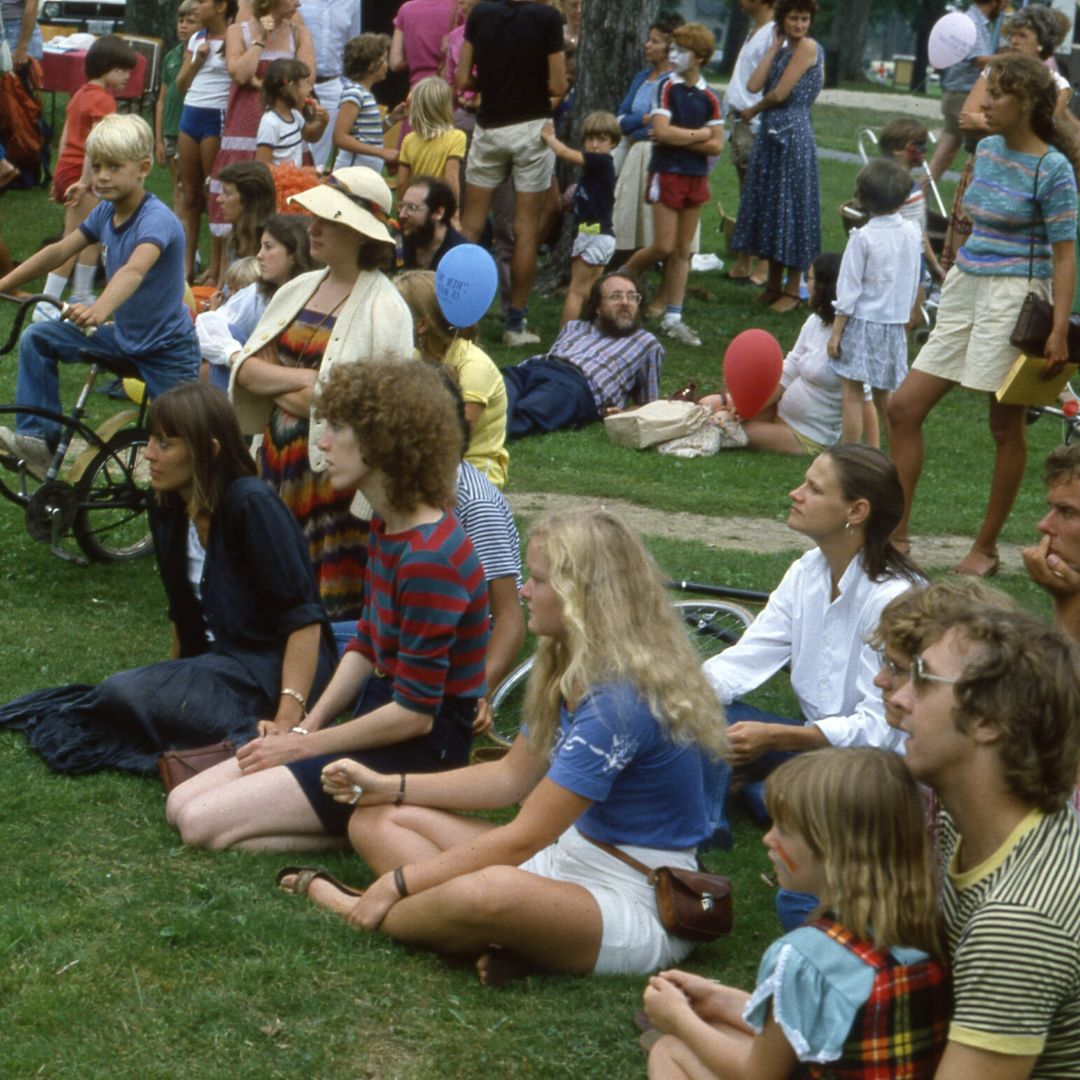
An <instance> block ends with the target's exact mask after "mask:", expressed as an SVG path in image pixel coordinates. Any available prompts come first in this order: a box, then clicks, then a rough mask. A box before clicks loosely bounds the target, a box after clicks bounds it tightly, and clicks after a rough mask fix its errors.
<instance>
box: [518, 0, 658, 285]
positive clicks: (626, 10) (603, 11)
mask: <svg viewBox="0 0 1080 1080" xmlns="http://www.w3.org/2000/svg"><path fill="white" fill-rule="evenodd" d="M659 7H660V2H659V0H587V2H586V3H585V5H584V12H583V14H582V17H581V41H580V43H579V45H578V51H577V74H576V82H575V84H574V108H573V112H572V113H571V124H570V131H571V133H570V137H569V140H568V141H569V144H570V145H571V146H580V145H581V141H580V133H581V122H582V120H584V118H585V117H586V116H587V115H588V114H589V113H591V112H595V111H596V110H597V109H606V110H607V111H608V112H614V111H615V109H616V107H617V106H618V104H619V102H620V101H622V99H623V95H624V94H625V93H626V90H627V88H628V87H629V85H630V80H631V79H632V78H633V77H634V75H635V74H636V73H637V72H638V71H640V70H641V68H642V67H644V65H645V61H644V59H643V58H642V52H641V50H642V47H643V46H644V44H645V39H646V37H648V34H649V25H650V23H652V22H654V21H655V19H656V13H657V11H658V10H659ZM594 43H595V44H594ZM574 232H575V230H574V227H573V221H572V219H571V217H570V215H569V214H567V215H566V217H565V218H564V220H563V230H562V235H561V236H560V238H559V243H558V245H557V247H556V248H555V250H554V251H553V252H552V253H551V255H550V256H549V258H548V261H547V263H546V264H545V265H544V267H543V268H542V269H541V270H540V272H539V273H538V274H537V277H536V287H537V288H539V289H541V290H542V291H544V292H550V291H551V290H552V289H556V288H558V287H559V286H561V285H565V284H566V283H567V282H568V281H569V280H570V251H571V248H572V247H573V246H574Z"/></svg>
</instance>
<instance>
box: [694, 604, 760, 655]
mask: <svg viewBox="0 0 1080 1080" xmlns="http://www.w3.org/2000/svg"><path fill="white" fill-rule="evenodd" d="M675 609H676V610H677V611H678V612H679V614H680V615H681V616H682V620H683V622H684V623H685V624H686V628H687V629H688V630H689V631H690V637H691V639H692V640H693V642H694V644H695V645H696V646H697V650H698V653H699V654H700V656H701V659H702V660H708V659H709V657H710V656H715V655H716V654H717V653H718V652H723V651H724V649H726V648H727V647H728V646H729V645H734V644H735V642H736V641H738V640H739V638H741V637H742V636H743V631H744V630H745V629H746V628H747V627H748V626H749V625H750V624H751V623H752V622H753V621H754V616H753V615H752V614H751V613H750V612H749V611H747V610H746V608H744V607H741V606H740V605H739V604H732V603H730V602H728V601H726V600H676V601H675Z"/></svg>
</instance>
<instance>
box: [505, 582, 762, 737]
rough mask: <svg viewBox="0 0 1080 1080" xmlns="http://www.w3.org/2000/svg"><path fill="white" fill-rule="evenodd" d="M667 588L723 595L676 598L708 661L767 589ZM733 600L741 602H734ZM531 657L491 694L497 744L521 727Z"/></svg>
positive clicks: (734, 636)
mask: <svg viewBox="0 0 1080 1080" xmlns="http://www.w3.org/2000/svg"><path fill="white" fill-rule="evenodd" d="M668 588H669V589H671V590H673V591H675V592H683V593H700V594H702V595H703V596H711V597H722V598H723V599H717V600H675V601H673V603H674V606H675V609H676V610H677V611H678V612H679V614H680V616H681V617H682V620H683V622H684V623H685V624H686V627H687V629H688V630H689V631H690V636H691V638H692V639H693V641H694V643H695V645H697V648H698V653H699V654H700V656H701V660H702V662H703V663H704V661H706V660H708V659H709V657H711V656H715V655H716V654H717V653H718V652H722V651H723V650H724V649H726V648H727V647H728V646H729V645H734V644H735V642H736V641H738V640H739V638H740V637H742V635H743V631H744V630H745V629H746V628H747V627H748V626H749V625H750V624H751V623H752V622H753V621H754V615H753V614H752V612H750V611H749V610H747V608H745V607H743V604H744V603H749V604H754V605H763V604H764V603H765V602H766V601H767V600H768V599H769V594H768V593H767V592H758V591H756V590H753V589H735V588H730V587H728V586H725V585H702V584H698V583H695V582H693V581H669V582H668ZM733 601H742V603H737V602H733ZM533 659H534V658H533V657H531V656H530V657H528V658H527V659H525V660H523V661H522V662H521V663H520V664H518V666H517V667H516V668H514V670H513V671H511V672H510V674H509V675H507V676H506V678H505V679H503V681H502V682H501V683H500V684H499V687H498V689H497V690H496V691H495V693H494V694H493V695H492V697H491V711H492V717H493V719H492V724H491V730H490V731H488V733H487V737H488V738H489V739H490V740H491V741H492V742H493V743H495V744H496V745H497V746H500V747H508V746H509V745H510V744H511V743H512V742H513V741H514V739H515V738H516V737H517V733H518V729H519V728H520V726H521V710H522V704H523V702H524V699H525V684H526V682H527V681H528V676H529V672H530V671H532V666H533Z"/></svg>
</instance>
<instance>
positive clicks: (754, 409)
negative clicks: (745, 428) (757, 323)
mask: <svg viewBox="0 0 1080 1080" xmlns="http://www.w3.org/2000/svg"><path fill="white" fill-rule="evenodd" d="M783 367H784V351H783V349H781V348H780V342H779V341H777V340H776V338H774V337H773V336H772V334H770V333H769V331H768V330H744V331H743V332H742V333H741V334H736V335H735V337H733V338H732V339H731V344H730V345H728V347H727V352H725V353H724V383H725V384H726V385H727V390H728V393H729V394H730V395H731V400H732V401H734V402H735V411H736V412H737V413H738V414H739V418H740V419H742V420H751V419H753V418H754V417H755V416H757V414H758V413H759V412H761V410H762V408H763V407H764V405H765V402H766V401H768V400H769V398H770V397H772V395H773V391H774V390H775V389H776V387H777V385H778V384H779V382H780V372H781V371H782V370H783Z"/></svg>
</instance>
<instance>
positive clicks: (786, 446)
mask: <svg viewBox="0 0 1080 1080" xmlns="http://www.w3.org/2000/svg"><path fill="white" fill-rule="evenodd" d="M743 430H744V431H745V432H746V439H747V443H746V445H747V449H749V450H764V451H765V452H766V453H769V454H799V455H802V454H805V453H806V447H804V446H803V444H802V443H801V442H799V440H798V437H797V436H796V435H795V432H794V431H792V430H791V428H789V427H788V426H787V424H784V423H780V422H778V421H776V420H773V421H768V420H758V419H757V418H755V419H753V420H748V421H747V422H746V423H745V424H743Z"/></svg>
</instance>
